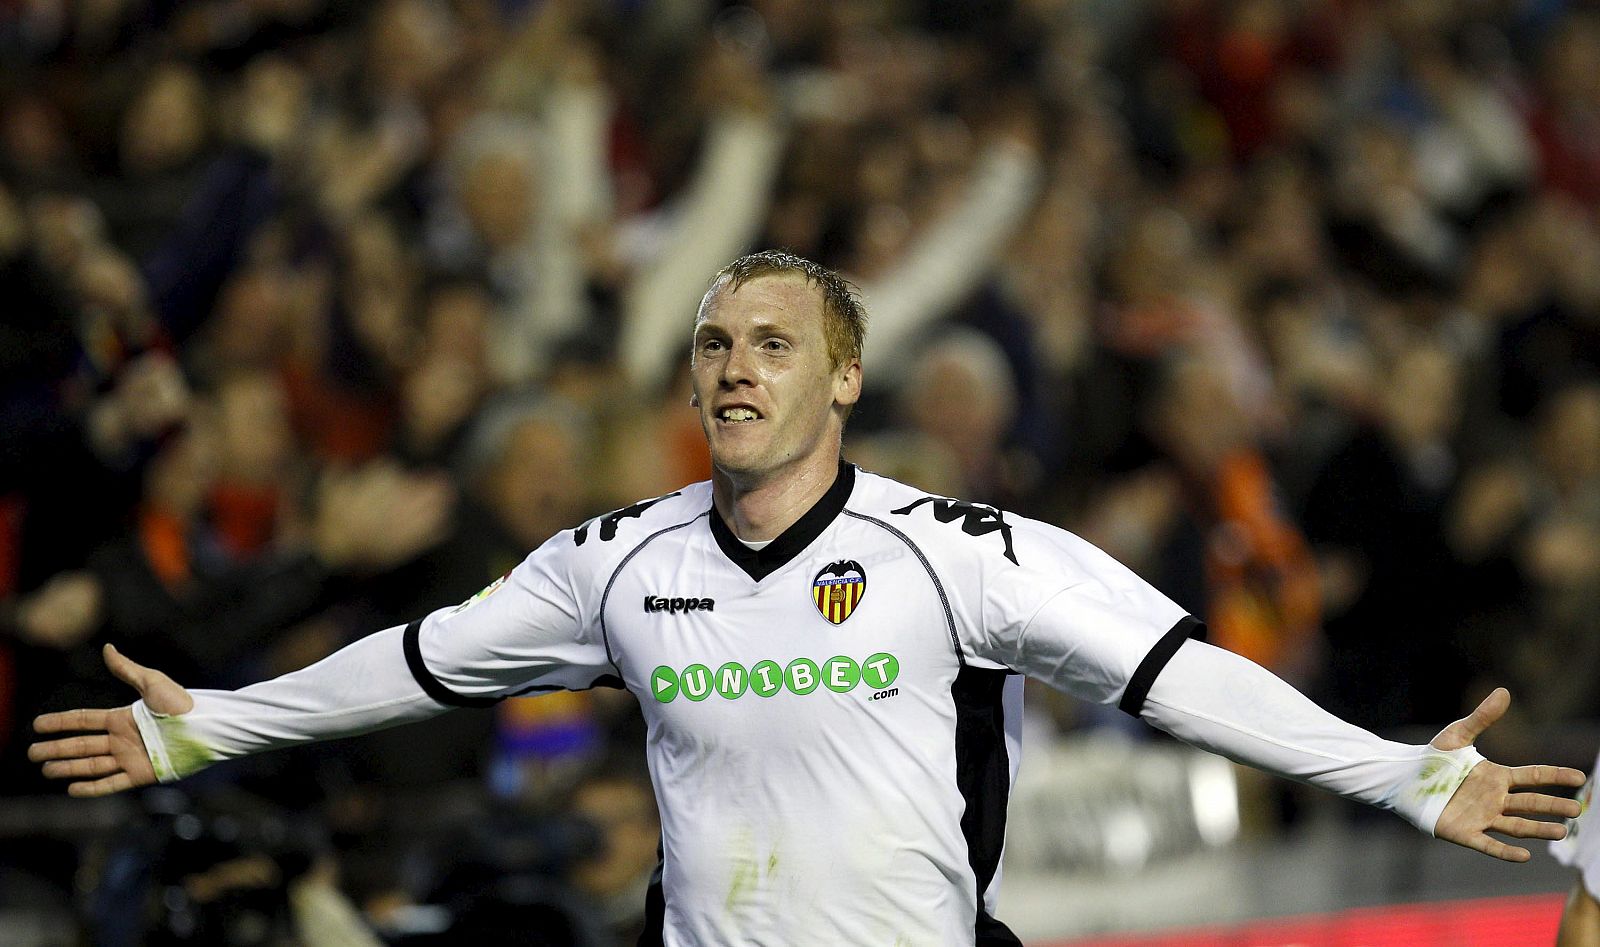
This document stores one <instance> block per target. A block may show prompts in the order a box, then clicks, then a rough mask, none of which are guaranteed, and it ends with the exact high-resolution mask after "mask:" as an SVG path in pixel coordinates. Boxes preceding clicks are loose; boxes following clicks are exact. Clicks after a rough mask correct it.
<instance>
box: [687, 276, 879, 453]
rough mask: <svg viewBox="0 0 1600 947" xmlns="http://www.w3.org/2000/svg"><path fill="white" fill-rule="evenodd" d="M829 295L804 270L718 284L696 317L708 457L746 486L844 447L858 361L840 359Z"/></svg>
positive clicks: (696, 374)
mask: <svg viewBox="0 0 1600 947" xmlns="http://www.w3.org/2000/svg"><path fill="white" fill-rule="evenodd" d="M823 320H824V315H823V308H822V295H821V293H820V292H819V291H818V290H817V289H816V287H814V286H812V285H811V284H810V283H808V282H807V281H806V280H805V278H804V277H802V276H798V275H789V274H779V275H773V276H763V277H757V278H756V279H753V280H751V281H749V282H747V283H745V284H744V285H743V286H741V287H739V289H738V290H736V291H733V292H728V291H727V290H726V289H725V288H724V287H722V286H718V287H715V288H713V290H712V291H711V293H709V294H708V295H707V297H706V301H705V303H704V304H703V305H702V306H701V307H700V319H699V321H698V322H697V323H696V325H695V333H694V353H693V361H692V375H693V381H694V393H695V397H696V398H697V399H698V401H699V405H700V423H701V426H702V427H704V428H705V432H706V441H707V442H708V443H709V444H710V447H711V462H712V464H713V466H715V467H716V468H717V470H718V471H719V472H720V473H722V474H723V475H725V476H729V477H732V478H734V480H735V481H736V482H743V483H746V484H750V483H754V482H760V481H763V480H765V479H767V478H769V477H770V476H772V475H773V474H776V473H779V472H782V471H784V470H793V469H798V468H799V467H800V466H802V465H803V464H805V463H806V462H807V461H815V460H819V459H820V458H823V457H824V456H826V458H827V462H831V461H832V458H833V457H834V456H836V455H837V454H838V451H839V438H840V435H841V433H842V432H843V429H844V409H845V407H846V406H848V405H852V404H854V403H855V402H856V399H857V398H859V397H860V396H861V363H860V361H859V360H856V359H851V360H849V361H848V362H846V363H845V364H843V365H840V366H837V367H835V366H834V365H833V362H832V359H830V358H829V356H828V341H827V336H826V334H825V332H824V329H823Z"/></svg>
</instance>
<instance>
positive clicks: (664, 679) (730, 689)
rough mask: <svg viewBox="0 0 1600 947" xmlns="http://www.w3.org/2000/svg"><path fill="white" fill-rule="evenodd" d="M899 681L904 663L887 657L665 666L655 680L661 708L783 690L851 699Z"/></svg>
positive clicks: (653, 685) (652, 680)
mask: <svg viewBox="0 0 1600 947" xmlns="http://www.w3.org/2000/svg"><path fill="white" fill-rule="evenodd" d="M899 676H900V660H899V659H898V658H896V657H895V656H894V655H892V654H890V653H888V652H887V651H880V652H878V653H877V654H874V655H871V656H869V657H867V658H866V659H865V660H862V661H856V660H855V659H854V658H850V657H847V656H845V655H842V654H839V655H834V656H833V657H831V658H829V659H827V660H826V661H823V662H821V663H818V662H816V661H813V660H811V659H810V658H795V659H794V660H793V661H790V662H789V663H788V664H779V663H778V662H776V661H757V662H756V663H755V664H752V665H750V666H749V667H745V666H744V665H743V664H740V663H739V662H737V661H729V662H728V663H726V664H724V665H722V666H721V667H718V668H712V667H711V666H709V665H706V664H691V665H689V666H688V667H686V668H684V669H683V670H681V671H680V670H676V669H674V668H670V667H668V666H666V665H665V664H663V665H662V666H660V667H658V668H656V669H655V670H654V671H653V672H651V674H650V693H651V694H652V695H653V696H654V697H655V699H656V700H658V701H660V702H661V703H663V704H670V703H672V702H673V701H674V700H677V699H678V698H679V697H680V696H682V697H684V698H685V699H687V700H692V701H702V700H705V699H706V698H707V697H710V696H711V695H712V694H716V695H717V696H718V697H721V698H722V699H724V700H737V699H739V698H740V697H743V696H745V695H746V694H754V695H756V696H757V697H772V696H774V695H775V694H777V693H778V692H779V691H783V690H786V691H788V692H789V693H791V694H796V695H798V696H802V697H803V696H805V695H806V694H810V693H812V692H814V691H816V690H817V689H818V688H821V689H823V690H825V691H830V692H832V693H835V694H845V693H849V692H850V691H852V690H855V689H856V687H858V686H861V685H865V686H867V687H869V688H871V689H872V690H874V691H877V692H883V691H887V690H889V688H890V687H891V686H892V685H893V684H894V682H895V679H896V678H898V677H899ZM891 696H892V695H891Z"/></svg>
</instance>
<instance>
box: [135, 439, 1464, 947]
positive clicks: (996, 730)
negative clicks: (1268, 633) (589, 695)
mask: <svg viewBox="0 0 1600 947" xmlns="http://www.w3.org/2000/svg"><path fill="white" fill-rule="evenodd" d="M1201 628H1202V626H1201V625H1200V624H1199V623H1198V622H1197V621H1195V620H1194V619H1193V618H1191V617H1189V616H1188V615H1187V614H1185V613H1184V611H1183V610H1182V609H1180V608H1179V607H1178V606H1177V605H1175V604H1173V603H1172V602H1171V601H1170V600H1168V599H1167V598H1166V597H1165V596H1163V595H1162V594H1161V593H1159V592H1158V591H1156V590H1155V589H1154V588H1152V587H1151V586H1149V585H1148V584H1147V583H1145V582H1144V581H1142V580H1141V579H1139V578H1138V577H1137V576H1136V575H1134V574H1133V573H1132V572H1131V571H1129V570H1128V569H1126V568H1124V567H1123V566H1121V565H1119V564H1118V563H1117V562H1115V561H1114V560H1112V559H1111V558H1110V557H1109V556H1107V555H1105V554H1104V553H1102V552H1100V551H1099V550H1097V549H1096V548H1094V547H1093V546H1091V545H1090V544H1088V543H1086V542H1084V541H1083V540H1081V539H1079V538H1078V537H1076V536H1074V535H1072V534H1070V533H1067V532H1065V531H1063V530H1059V529H1056V528H1054V527H1051V526H1048V525H1046V524H1043V523H1039V522H1035V521H1032V520H1027V519H1022V518H1018V517H1014V516H1011V515H1009V514H1006V513H1003V512H1002V511H1000V510H997V509H994V508H991V507H987V506H982V505H978V504H973V503H966V502H960V501H957V500H954V499H951V498H948V497H939V496H929V495H926V494H924V493H922V492H920V491H918V490H915V489H913V488H911V487H908V486H906V485H904V484H900V483H897V482H895V481H892V480H889V479H886V478H883V477H880V476H876V475H873V474H870V473H866V472H864V471H859V470H857V468H855V467H853V466H851V465H849V464H845V463H841V465H840V468H839V473H838V476H837V479H836V480H835V482H834V484H833V486H832V487H831V489H830V490H829V491H828V492H827V494H826V495H825V496H823V497H822V499H821V500H819V501H818V502H817V504H816V505H815V506H814V507H813V508H812V509H811V510H810V511H809V512H807V513H806V514H805V515H804V516H802V517H801V518H800V519H799V520H798V521H797V522H796V523H794V524H793V526H791V527H790V528H789V529H788V530H787V531H785V532H784V533H783V534H782V535H781V536H779V537H778V538H777V539H775V540H773V541H772V542H771V543H770V544H768V545H766V546H764V547H762V548H760V549H759V550H756V549H752V548H750V547H749V546H747V545H745V544H743V543H741V542H740V541H739V540H738V538H737V537H736V536H735V535H734V534H733V533H732V532H731V530H730V529H729V528H728V526H727V525H726V524H725V523H724V522H723V520H722V518H721V517H720V516H719V515H718V513H717V511H716V510H715V509H714V507H713V504H712V491H711V486H710V484H709V483H700V484H695V485H693V486H690V487H686V488H684V489H683V490H681V491H679V492H677V493H672V494H669V495H667V496H663V497H659V498H656V499H653V500H648V501H644V502H641V503H638V504H635V505H633V506H630V507H627V508H626V509H622V510H618V511H616V512H614V513H611V514H609V515H606V516H603V517H599V518H597V519H595V520H593V521H590V522H588V523H585V524H583V525H582V526H580V527H578V528H576V529H574V530H571V531H568V532H564V533H562V534H560V535H558V536H557V537H555V538H553V539H552V540H550V541H549V542H547V543H546V544H545V545H544V546H542V547H541V548H540V549H538V550H537V551H535V552H534V553H533V554H532V555H530V556H529V557H528V558H527V560H526V561H524V562H523V563H522V564H521V565H519V566H518V567H517V568H516V569H515V570H513V571H512V572H511V573H510V574H509V575H508V576H507V577H506V578H505V579H503V580H501V581H500V582H499V583H496V585H495V586H491V587H490V588H489V589H486V590H484V592H483V593H480V594H479V595H478V596H476V597H475V598H474V599H472V600H470V601H468V602H466V603H464V604H462V605H460V606H457V607H454V608H448V609H443V610H440V611H437V612H434V613H433V614H431V615H428V616H427V617H425V618H423V619H420V620H418V621H416V622H413V623H411V624H410V625H409V626H407V627H405V628H403V629H402V628H395V629H390V630H388V631H385V632H380V633H378V634H375V635H372V636H370V637H368V638H366V639H363V640H362V641H360V642H357V643H356V644H355V645H352V646H351V647H350V648H347V649H345V651H343V652H340V653H339V654H336V655H334V656H332V657H330V658H328V659H327V660H325V661H323V662H321V663H320V664H318V665H314V666H312V667H311V668H308V669H306V670H305V671H301V672H297V673H296V674H292V675H288V676H286V677H283V678H279V679H278V680H275V681H270V682H266V683H263V684H259V685H255V686H253V687H249V688H245V689H243V690H241V691H238V692H208V691H197V692H195V696H196V707H195V710H194V711H192V712H190V713H188V714H185V715H183V716H181V717H157V716H155V715H153V714H150V713H149V712H148V711H145V710H143V709H142V708H140V707H139V706H138V705H136V716H137V718H138V719H139V721H140V724H141V727H142V728H143V732H144V734H145V738H146V742H147V744H148V745H149V746H150V749H151V755H152V759H153V760H155V762H156V764H157V771H158V773H160V774H161V775H162V776H163V778H176V777H178V776H181V775H183V774H184V773H186V772H190V771H192V770H193V769H195V768H197V767H198V766H200V765H203V764H204V763H205V762H207V761H208V760H211V759H215V758H221V757H227V756H235V755H239V754H241V753H246V752H253V751H256V750H261V749H267V748H270V747H273V746H279V745H284V744H287V743H292V742H297V741H301V740H306V739H315V738H324V737H328V736H336V735H340V734H343V733H354V732H360V731H363V730H367V729H372V728H374V727H377V726H384V725H388V724H391V723H395V722H399V721H403V720H408V719H416V718H420V717H423V716H426V715H429V714H432V713H437V712H439V711H440V710H441V709H443V708H445V707H447V706H452V705H457V706H459V705H465V706H474V705H482V704H488V703H492V702H494V701H495V700H498V699H502V698H504V697H507V696H511V695H524V694H532V693H538V692H540V691H547V690H553V689H562V688H569V689H582V688H589V687H596V686H612V687H625V688H627V689H628V690H629V691H631V692H633V693H634V694H635V695H636V696H637V697H638V699H639V702H640V705H641V707H642V708H643V712H644V716H645V719H646V722H647V724H648V739H647V753H648V762H649V766H650V772H651V775H652V778H653V781H654V785H655V792H656V797H657V802H658V804H659V808H660V811H661V821H662V854H663V857H662V863H661V866H660V870H659V872H658V875H657V878H656V881H655V884H654V885H653V886H652V889H651V893H650V897H649V904H648V912H647V913H648V918H649V930H648V931H647V934H646V941H647V942H656V943H665V944H674V945H710V944H729V945H732V944H740V945H746V944H819V945H820V944H828V945H836V944H852V945H875V944H881V945H885V947H889V945H908V944H928V945H950V944H962V943H967V944H979V945H994V944H1015V943H1017V941H1016V939H1015V937H1014V936H1012V934H1011V933H1010V931H1008V930H1007V929H1006V928H1005V926H1004V925H1003V924H1002V923H1000V922H999V921H998V920H996V919H995V916H994V912H995V909H996V903H997V902H996V895H997V887H998V885H997V882H998V880H999V865H1000V856H1001V849H1002V847H1003V845H1004V839H1005V815H1006V809H1005V805H1006V797H1007V794H1008V792H1009V789H1010V786H1011V783H1012V780H1013V778H1014V776H1015V773H1016V769H1017V764H1018V759H1019V744H1018V735H1019V723H1020V716H1021V685H1022V677H1021V675H1024V674H1026V675H1031V676H1034V677H1037V678H1040V679H1043V680H1045V681H1047V682H1049V683H1051V684H1053V685H1055V686H1057V687H1060V688H1062V689H1065V690H1067V691H1069V692H1071V693H1073V694H1075V695H1077V696H1079V697H1082V698H1084V699H1087V700H1093V701H1097V702H1102V703H1108V704H1110V703H1116V704H1119V705H1120V706H1121V707H1122V708H1123V709H1124V710H1126V711H1128V712H1130V713H1133V714H1135V715H1141V716H1143V717H1145V719H1147V720H1150V721H1151V722H1153V723H1155V724H1156V725H1158V726H1161V727H1163V728H1165V729H1167V730H1169V731H1171V732H1173V733H1176V734H1177V735H1179V736H1182V737H1184V738H1185V739H1188V740H1190V741H1191V742H1194V743H1197V744H1199V745H1201V746H1205V747H1208V748H1211V749H1215V750H1218V751H1219V752H1223V753H1226V754H1228V755H1230V756H1234V757H1236V758H1239V759H1244V760H1247V761H1249V762H1253V763H1255V764H1256V765H1259V766H1263V767H1265V768H1268V769H1270V770H1272V771H1274V772H1279V773H1283V774H1286V775H1289V776H1294V777H1298V778H1302V779H1307V780H1310V781H1312V782H1316V783H1318V784H1320V785H1323V786H1326V787H1327V788H1330V789H1333V790H1335V791H1339V792H1344V793H1345V794H1347V795H1352V796H1355V797H1356V798H1362V799H1365V800H1367V801H1369V802H1374V803H1376V804H1379V805H1384V806H1387V807H1389V808H1394V809H1396V810H1398V811H1400V812H1401V813H1402V814H1403V815H1405V816H1407V817H1408V818H1410V819H1411V820H1412V821H1413V822H1415V823H1417V824H1418V825H1421V826H1423V827H1424V828H1428V829H1431V827H1432V825H1433V821H1434V820H1435V819H1436V818H1437V816H1438V813H1439V811H1440V810H1442V809H1443V806H1444V804H1445V801H1446V800H1447V799H1448V798H1449V795H1450V793H1451V792H1453V790H1454V788H1455V786H1456V785H1458V784H1459V782H1460V780H1461V779H1462V778H1464V776H1465V774H1466V771H1467V770H1468V769H1470V767H1471V765H1472V764H1473V763H1474V762H1475V761H1476V759H1479V758H1481V757H1476V756H1475V754H1473V753H1472V752H1471V751H1470V749H1469V750H1468V751H1456V752H1455V753H1441V752H1440V751H1436V750H1430V749H1429V748H1426V747H1410V746H1401V745H1399V744H1393V743H1387V742H1385V741H1382V740H1379V739H1378V738H1376V737H1374V736H1372V735H1371V734H1368V733H1366V732H1365V731H1362V730H1359V729H1358V728H1355V727H1351V726H1349V725H1347V724H1344V723H1342V722H1341V721H1338V720H1337V719H1335V718H1332V717H1330V716H1328V715H1326V714H1324V713H1323V712H1322V711H1320V710H1318V709H1317V708H1316V707H1315V706H1314V705H1312V704H1310V703H1309V702H1308V701H1305V700H1304V698H1302V697H1300V696H1299V695H1298V694H1297V693H1296V692H1294V691H1293V689H1292V688H1289V687H1288V686H1287V685H1285V684H1283V683H1282V682H1281V681H1278V679H1277V678H1275V677H1273V676H1271V675H1270V674H1268V673H1266V672H1265V671H1263V670H1261V669H1260V668H1258V667H1256V666H1255V665H1253V664H1250V663H1249V662H1246V661H1243V660H1242V659H1239V658H1236V657H1234V656H1232V655H1228V654H1226V653H1225V652H1221V651H1219V650H1218V649H1215V648H1211V647H1210V646H1207V645H1204V644H1201V643H1199V642H1194V641H1191V640H1190V638H1191V637H1192V636H1193V635H1194V634H1195V633H1197V632H1198V631H1200V630H1201Z"/></svg>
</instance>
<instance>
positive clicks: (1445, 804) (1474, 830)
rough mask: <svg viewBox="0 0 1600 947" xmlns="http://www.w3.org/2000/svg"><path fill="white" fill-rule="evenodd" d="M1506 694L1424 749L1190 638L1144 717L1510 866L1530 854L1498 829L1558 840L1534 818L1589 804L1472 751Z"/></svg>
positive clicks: (1574, 781) (1555, 781) (1570, 779)
mask: <svg viewBox="0 0 1600 947" xmlns="http://www.w3.org/2000/svg"><path fill="white" fill-rule="evenodd" d="M1510 703H1511V695H1510V694H1509V693H1508V692H1507V691H1506V690H1505V689H1504V688H1499V689H1497V690H1495V691H1494V693H1492V694H1490V695H1489V696H1488V697H1487V698H1485V699H1484V701H1483V703H1482V704H1480V705H1479V706H1478V708H1477V709H1476V710H1474V711H1473V712H1472V713H1471V714H1469V715H1468V716H1466V717H1464V718H1462V719H1461V720H1458V721H1456V722H1455V723H1452V724H1451V725H1450V726H1448V727H1446V728H1445V729H1444V730H1442V731H1441V732H1440V733H1439V735H1438V736H1436V737H1434V738H1433V740H1432V742H1431V743H1429V744H1427V745H1425V746H1410V745H1407V744H1403V743H1394V742H1391V741H1388V740H1383V739H1380V738H1379V737H1377V736H1375V735H1374V734H1371V733H1369V732H1367V731H1366V730H1363V729H1361V728H1360V727H1356V726H1354V725H1352V724H1349V723H1346V722H1345V721H1343V720H1340V719H1339V718H1337V717H1335V716H1333V715H1332V714H1330V713H1328V712H1327V711H1325V710H1323V709H1322V708H1320V707H1318V706H1317V705H1316V704H1314V703H1312V702H1311V701H1310V700H1308V699H1307V698H1306V697H1304V696H1303V695H1301V694H1300V693H1299V692H1298V691H1296V690H1295V689H1294V688H1293V687H1290V686H1289V685H1288V684H1287V683H1285V682H1284V681H1282V680H1280V679H1279V678H1278V677H1277V676H1275V675H1273V674H1272V673H1271V672H1269V671H1267V670H1265V669H1264V668H1261V667H1260V666H1258V665H1256V664H1254V663H1252V662H1250V661H1247V660H1245V659H1244V658H1241V657H1239V656H1237V655H1234V654H1230V653H1228V652H1226V651H1223V650H1221V649H1220V648H1214V647H1211V646H1210V645H1206V644H1202V643H1200V642H1193V641H1190V642H1184V644H1183V645H1182V647H1181V648H1179V649H1178V651H1177V653H1176V654H1174V655H1173V657H1172V660H1171V661H1170V662H1169V663H1168V664H1167V666H1166V667H1165V668H1164V669H1162V671H1161V673H1160V675H1159V676H1158V677H1157V678H1156V680H1155V682H1154V684H1152V685H1151V688H1150V693H1149V695H1148V697H1147V698H1146V700H1145V703H1144V707H1143V711H1142V713H1141V716H1142V717H1143V718H1144V719H1145V720H1147V721H1149V722H1150V723H1152V724H1154V725H1155V726H1158V727H1160V728H1161V729H1163V730H1166V731H1167V732H1169V733H1171V734H1173V735H1174V736H1177V737H1179V738H1180V739H1183V740H1186V741H1187V742H1189V743H1193V744H1195V745H1197V746H1200V747H1203V748H1205V749H1208V750H1212V751H1213V752H1216V753H1220V754H1222V755H1224V756H1227V757H1229V758H1230V759H1234V760H1238V761H1239V762H1242V763H1247V764H1249V765H1251V766H1255V767H1257V768H1259V769H1264V770H1266V771H1268V772H1273V773H1277V774H1279V775H1282V776H1288V777H1290V778H1293V779H1298V780H1301V781H1304V782H1308V783H1311V784H1313V785H1316V786H1320V787H1322V788H1324V789H1328V790H1330V791H1332V792H1336V793H1339V794H1340V795H1343V796H1347V797H1349V798H1352V799H1357V800H1360V801H1362V802H1366V803H1370V804H1372V805H1375V806H1379V807H1381V808H1385V809H1390V810H1393V811H1394V812H1395V813H1396V814H1398V815H1400V816H1401V817H1403V818H1405V819H1406V820H1407V821H1409V822H1411V823H1412V824H1414V825H1416V826H1417V827H1418V828H1420V829H1422V830H1423V831H1425V832H1429V833H1431V834H1433V835H1434V836H1436V837H1438V838H1442V839H1445V840H1447V841H1451V842H1455V843H1456V844H1457V845H1463V846H1465V847H1467V848H1471V849H1473V850H1475V851H1479V852H1483V853H1484V854H1486V855H1491V856H1493V857H1495V858H1500V859H1504V860H1506V861H1513V862H1522V861H1527V860H1528V859H1529V857H1531V856H1530V855H1529V853H1528V850H1527V849H1525V848H1521V847H1519V846H1516V845H1508V844H1506V843H1505V842H1502V841H1500V840H1499V839H1496V838H1494V837H1493V836H1491V835H1489V834H1488V833H1490V832H1494V833H1496V834H1499V835H1506V836H1510V837H1512V838H1542V839H1557V838H1561V837H1562V836H1563V835H1565V834H1566V830H1565V828H1564V827H1563V826H1562V825H1560V824H1559V823H1555V822H1542V821H1538V820H1536V819H1529V818H1526V816H1530V815H1534V816H1559V817H1563V818H1570V817H1572V816H1574V815H1576V814H1577V812H1578V808H1579V807H1578V803H1577V802H1576V801H1575V800H1572V799H1567V798H1563V797H1561V796H1553V795H1547V794H1544V793H1539V792H1526V791H1518V790H1528V789H1532V788H1534V787H1539V786H1565V787H1574V788H1575V787H1577V786H1581V785H1583V779H1584V776H1583V773H1581V772H1579V771H1578V770H1575V769H1571V768H1568V767H1564V766H1545V765H1539V766H1516V767H1508V766H1501V765H1500V764H1498V763H1495V762H1492V761H1490V760H1486V759H1484V758H1483V756H1482V755H1481V754H1479V753H1478V752H1477V750H1476V749H1474V748H1473V745H1472V744H1473V743H1474V742H1475V741H1476V740H1477V738H1478V736H1479V735H1480V734H1482V733H1483V732H1484V731H1485V730H1486V729H1488V727H1489V726H1490V725H1491V724H1493V723H1494V722H1495V721H1496V720H1498V719H1500V717H1501V715H1503V714H1504V713H1505V712H1506V709H1507V708H1508V707H1509V706H1510Z"/></svg>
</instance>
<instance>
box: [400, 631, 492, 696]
mask: <svg viewBox="0 0 1600 947" xmlns="http://www.w3.org/2000/svg"><path fill="white" fill-rule="evenodd" d="M421 635H422V619H420V618H419V619H417V620H416V621H414V622H412V623H411V624H409V625H407V626H406V633H405V636H404V639H403V640H404V647H405V652H406V667H408V668H410V669H411V676H412V677H413V678H416V681H417V684H418V685H420V686H421V687H422V690H423V692H424V693H426V694H427V695H428V696H429V697H432V698H433V699H434V700H436V701H438V702H439V703H441V704H444V705H445V706H447V707H493V706H494V705H495V704H498V703H499V702H500V698H498V697H462V696H461V695H460V694H457V693H456V692H455V691H452V690H451V689H450V688H448V687H445V686H444V685H443V684H441V683H439V679H438V678H436V677H434V676H433V672H432V671H429V670H428V666H427V665H426V664H423V663H422V642H421V641H420V640H419V639H420V638H421Z"/></svg>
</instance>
